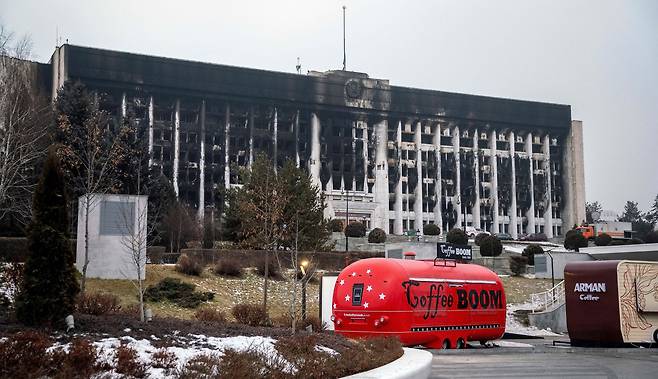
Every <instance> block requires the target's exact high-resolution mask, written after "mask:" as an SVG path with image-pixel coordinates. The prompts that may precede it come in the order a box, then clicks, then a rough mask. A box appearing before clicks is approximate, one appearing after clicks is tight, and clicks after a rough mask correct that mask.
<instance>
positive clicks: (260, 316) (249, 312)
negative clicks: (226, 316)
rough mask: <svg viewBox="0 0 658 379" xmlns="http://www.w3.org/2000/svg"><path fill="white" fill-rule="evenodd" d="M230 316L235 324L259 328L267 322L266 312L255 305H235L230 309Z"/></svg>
mask: <svg viewBox="0 0 658 379" xmlns="http://www.w3.org/2000/svg"><path fill="white" fill-rule="evenodd" d="M231 314H232V315H233V317H235V320H236V321H237V322H239V323H240V324H245V325H249V326H261V325H266V324H267V323H268V322H269V315H268V314H267V311H265V309H263V307H262V306H260V305H256V304H237V305H236V306H234V307H233V309H231Z"/></svg>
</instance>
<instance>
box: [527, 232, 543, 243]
mask: <svg viewBox="0 0 658 379" xmlns="http://www.w3.org/2000/svg"><path fill="white" fill-rule="evenodd" d="M523 240H524V241H532V242H546V241H548V237H546V234H544V233H532V234H528V235H527V236H526V237H525V238H524V239H523Z"/></svg>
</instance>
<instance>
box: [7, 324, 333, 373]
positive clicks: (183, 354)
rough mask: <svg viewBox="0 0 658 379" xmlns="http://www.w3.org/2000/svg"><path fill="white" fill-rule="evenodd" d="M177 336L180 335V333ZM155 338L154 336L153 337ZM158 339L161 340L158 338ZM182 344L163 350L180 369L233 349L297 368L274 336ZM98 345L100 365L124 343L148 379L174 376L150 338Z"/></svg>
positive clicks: (190, 338)
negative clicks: (159, 363)
mask: <svg viewBox="0 0 658 379" xmlns="http://www.w3.org/2000/svg"><path fill="white" fill-rule="evenodd" d="M176 334H177V333H176ZM153 337H155V336H151V338H153ZM156 338H157V337H156ZM1 341H2V339H0V342H1ZM178 342H179V344H180V345H182V346H168V347H163V348H162V349H164V350H167V351H168V352H171V353H173V354H174V355H175V356H176V360H177V369H182V368H183V367H184V366H185V364H186V363H187V362H188V361H189V360H190V359H192V358H194V357H196V356H198V355H202V354H204V355H218V356H222V355H224V351H225V350H226V349H232V350H236V351H246V350H252V351H256V352H258V353H261V354H263V355H264V356H265V357H267V359H269V360H272V361H279V362H282V363H283V364H284V365H287V366H288V369H289V370H290V371H294V370H295V368H294V367H292V365H290V364H289V363H288V362H286V361H285V360H284V359H283V357H281V356H280V355H279V352H278V351H277V350H276V348H275V345H274V344H275V343H276V340H275V339H273V338H270V337H262V336H253V337H248V336H235V337H208V336H205V335H202V334H189V335H187V336H185V337H183V336H180V338H178ZM93 344H94V346H95V347H96V348H97V349H98V356H99V359H98V360H99V362H105V363H109V364H110V365H113V361H114V358H115V350H116V349H117V348H118V347H119V346H120V345H122V344H124V345H127V346H129V347H131V348H133V349H135V351H136V352H137V356H138V358H139V360H140V361H141V362H143V363H145V364H147V366H148V367H149V368H148V372H147V377H148V378H170V377H173V376H172V375H168V374H167V372H166V371H165V370H164V369H160V368H153V367H150V366H151V358H152V355H153V353H155V352H156V351H158V350H159V349H158V348H157V347H155V346H153V345H152V344H151V341H150V340H149V339H135V338H133V337H131V336H122V337H118V338H117V337H109V338H103V339H101V340H98V341H95V342H94V343H93ZM69 348H70V344H68V343H67V344H57V343H56V344H54V345H53V346H51V347H50V348H49V349H48V350H49V351H51V350H55V349H63V350H64V351H68V349H69ZM315 349H316V350H317V351H321V352H324V353H328V354H332V355H336V354H338V353H337V352H336V351H335V350H333V349H330V348H328V347H325V346H320V345H317V346H316V347H315ZM108 377H110V378H115V377H116V378H119V377H121V375H119V374H117V373H115V372H112V373H110V374H109V376H108Z"/></svg>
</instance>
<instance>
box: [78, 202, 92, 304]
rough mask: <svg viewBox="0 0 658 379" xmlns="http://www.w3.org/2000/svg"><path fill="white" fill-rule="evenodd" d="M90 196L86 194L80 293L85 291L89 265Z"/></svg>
mask: <svg viewBox="0 0 658 379" xmlns="http://www.w3.org/2000/svg"><path fill="white" fill-rule="evenodd" d="M89 202H90V196H89V194H86V195H85V262H84V264H83V265H82V282H81V283H80V293H85V287H86V284H87V266H89V208H90V205H89Z"/></svg>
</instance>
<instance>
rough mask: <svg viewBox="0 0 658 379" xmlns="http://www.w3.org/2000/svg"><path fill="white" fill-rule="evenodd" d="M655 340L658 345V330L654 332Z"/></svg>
mask: <svg viewBox="0 0 658 379" xmlns="http://www.w3.org/2000/svg"><path fill="white" fill-rule="evenodd" d="M653 340H654V341H655V342H656V343H658V329H656V330H654V331H653Z"/></svg>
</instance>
